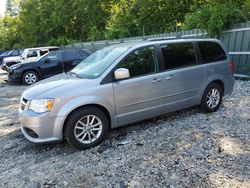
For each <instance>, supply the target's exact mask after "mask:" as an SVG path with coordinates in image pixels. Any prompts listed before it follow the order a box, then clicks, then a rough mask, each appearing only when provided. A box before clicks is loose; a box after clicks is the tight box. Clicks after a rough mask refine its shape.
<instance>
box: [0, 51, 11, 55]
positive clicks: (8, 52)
mask: <svg viewBox="0 0 250 188" xmlns="http://www.w3.org/2000/svg"><path fill="white" fill-rule="evenodd" d="M10 52H11V51H7V52H4V53H2V54H1V55H9V54H10Z"/></svg>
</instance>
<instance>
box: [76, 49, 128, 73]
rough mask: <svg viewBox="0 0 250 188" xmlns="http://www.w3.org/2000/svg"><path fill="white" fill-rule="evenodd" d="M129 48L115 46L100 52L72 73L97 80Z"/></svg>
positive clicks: (87, 59)
mask: <svg viewBox="0 0 250 188" xmlns="http://www.w3.org/2000/svg"><path fill="white" fill-rule="evenodd" d="M128 48H129V46H127V45H124V46H121V45H115V46H109V47H106V48H103V49H101V50H98V51H96V52H95V53H93V54H91V55H90V56H89V57H87V58H86V59H85V60H83V61H82V62H81V63H80V64H79V65H77V66H76V67H75V68H74V69H73V70H72V71H71V73H73V74H77V75H79V76H80V77H83V78H97V77H99V76H100V75H101V74H102V73H103V72H104V71H105V70H106V69H107V68H108V67H109V66H110V65H111V64H112V63H113V62H114V61H115V60H116V59H117V58H118V57H119V56H120V55H122V54H123V53H124V52H125V51H126V50H127V49H128Z"/></svg>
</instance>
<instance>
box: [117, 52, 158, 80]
mask: <svg viewBox="0 0 250 188" xmlns="http://www.w3.org/2000/svg"><path fill="white" fill-rule="evenodd" d="M155 65H156V55H155V50H154V47H144V48H140V49H137V50H135V51H134V52H132V53H131V54H129V55H128V56H127V57H126V58H125V59H124V60H123V61H122V62H121V63H120V64H119V66H118V68H127V69H128V70H129V72H130V77H136V76H141V75H146V74H150V73H153V72H155V71H156V70H155Z"/></svg>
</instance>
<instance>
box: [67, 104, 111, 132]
mask: <svg viewBox="0 0 250 188" xmlns="http://www.w3.org/2000/svg"><path fill="white" fill-rule="evenodd" d="M90 106H92V107H96V108H99V109H100V110H101V111H103V112H104V113H105V115H106V117H107V118H108V121H109V129H110V128H111V117H110V114H109V112H108V110H107V109H106V108H105V107H103V106H102V105H99V104H88V105H83V106H79V107H78V108H76V109H74V110H72V111H71V112H70V113H69V114H68V115H67V117H66V119H65V121H64V123H63V136H64V132H65V128H66V124H67V121H68V119H69V117H70V115H71V114H73V113H74V112H75V111H77V110H79V109H81V108H87V107H90Z"/></svg>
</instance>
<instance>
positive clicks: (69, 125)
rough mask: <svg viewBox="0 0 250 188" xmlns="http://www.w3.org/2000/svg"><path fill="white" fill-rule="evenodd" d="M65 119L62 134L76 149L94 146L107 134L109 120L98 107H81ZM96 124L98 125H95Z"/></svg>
mask: <svg viewBox="0 0 250 188" xmlns="http://www.w3.org/2000/svg"><path fill="white" fill-rule="evenodd" d="M93 118H94V120H93ZM67 119H68V120H67V121H66V128H65V132H64V135H65V138H66V140H67V142H68V143H69V144H70V145H71V146H73V147H75V148H77V149H80V150H83V149H87V148H90V147H94V146H96V145H98V144H100V143H101V142H102V141H103V140H104V139H105V137H106V136H107V134H108V128H109V121H108V119H107V117H106V115H105V113H104V112H103V111H102V110H100V109H99V108H96V107H85V108H81V109H79V110H77V111H75V112H73V113H72V114H71V115H70V116H69V117H68V118H67ZM98 124H100V125H99V126H97V125H98ZM95 125H96V126H95ZM91 126H92V128H91ZM94 135H95V137H94Z"/></svg>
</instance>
